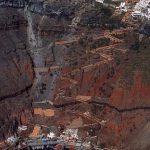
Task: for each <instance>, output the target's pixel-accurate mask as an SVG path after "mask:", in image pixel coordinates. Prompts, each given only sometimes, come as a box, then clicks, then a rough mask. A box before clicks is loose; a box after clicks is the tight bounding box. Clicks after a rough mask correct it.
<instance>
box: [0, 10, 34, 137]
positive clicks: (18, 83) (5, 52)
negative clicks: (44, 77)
mask: <svg viewBox="0 0 150 150" xmlns="http://www.w3.org/2000/svg"><path fill="white" fill-rule="evenodd" d="M3 14H5V16H4V15H3ZM21 21H22V22H23V21H24V22H25V19H24V18H23V17H22V16H21V15H20V14H19V13H18V12H17V11H16V10H14V9H5V8H1V10H0V27H1V30H0V45H1V47H0V51H1V54H0V83H1V84H0V139H1V140H2V139H4V138H6V137H7V136H8V135H10V134H12V133H14V132H15V131H16V128H17V126H18V125H19V124H27V123H28V118H30V116H31V98H30V97H29V90H30V88H31V87H32V83H33V78H34V72H33V63H32V60H31V58H30V55H29V54H28V52H27V50H26V48H27V37H26V26H25V25H20V26H19V23H20V22H21Z"/></svg>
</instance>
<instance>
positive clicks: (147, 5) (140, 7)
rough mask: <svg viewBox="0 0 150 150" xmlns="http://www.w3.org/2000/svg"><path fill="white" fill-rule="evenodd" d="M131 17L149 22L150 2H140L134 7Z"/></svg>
mask: <svg viewBox="0 0 150 150" xmlns="http://www.w3.org/2000/svg"><path fill="white" fill-rule="evenodd" d="M132 16H133V17H134V18H143V19H147V20H150V0H140V1H139V2H138V3H137V4H136V5H135V7H134V10H133V12H132Z"/></svg>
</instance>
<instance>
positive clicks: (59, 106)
mask: <svg viewBox="0 0 150 150" xmlns="http://www.w3.org/2000/svg"><path fill="white" fill-rule="evenodd" d="M81 103H82V102H70V103H65V104H59V105H57V104H54V105H53V106H54V107H55V108H62V107H68V106H73V105H77V104H81ZM87 103H88V104H94V105H100V106H104V107H109V108H110V109H113V110H115V111H117V112H119V113H124V112H133V111H138V110H148V111H150V106H137V107H131V108H122V109H121V108H117V107H116V106H113V105H110V104H108V103H104V102H97V101H90V102H87Z"/></svg>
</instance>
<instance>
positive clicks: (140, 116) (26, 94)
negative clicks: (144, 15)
mask: <svg viewBox="0 0 150 150" xmlns="http://www.w3.org/2000/svg"><path fill="white" fill-rule="evenodd" d="M54 2H55V1H53V0H52V1H49V3H48V4H50V5H46V6H47V7H48V8H49V9H50V10H51V11H50V14H48V15H47V16H46V15H44V16H43V6H45V5H43V3H42V6H41V5H40V4H41V3H36V4H35V3H32V5H30V6H29V11H27V10H26V12H25V10H24V14H25V15H26V19H25V18H24V17H22V16H21V14H23V13H19V12H18V10H17V9H16V8H15V9H14V8H9V9H5V8H3V9H1V10H0V12H1V17H0V18H2V19H0V21H2V23H1V25H2V27H1V30H0V35H1V36H0V44H1V45H2V46H1V48H0V49H1V54H0V82H1V84H0V100H1V101H0V139H1V140H2V139H4V138H6V137H7V136H8V135H11V134H12V133H15V132H16V128H17V126H18V125H19V124H29V122H30V119H31V118H32V109H34V113H35V114H34V115H35V117H34V118H32V119H33V122H35V123H38V124H40V123H42V124H47V125H48V126H50V125H55V126H56V125H64V126H65V127H68V126H76V120H77V126H82V127H81V128H84V125H85V126H86V125H87V124H88V123H91V124H95V122H96V123H97V122H100V121H102V120H105V121H106V124H105V125H99V124H98V125H99V128H95V129H94V128H93V130H96V131H95V135H96V136H97V139H98V140H97V143H98V144H101V145H106V146H108V147H110V146H114V147H116V148H118V149H123V150H126V149H128V150H134V149H135V150H137V149H138V150H140V149H141V150H146V149H147V148H149V147H150V145H149V139H150V137H149V135H150V134H149V130H150V126H149V120H150V114H149V110H150V101H149V99H150V92H149V91H150V84H149V83H150V78H149V77H150V70H149V65H150V62H149V61H150V59H149V57H150V52H149V49H150V47H149V38H146V37H144V38H143V40H142V41H140V42H139V40H138V38H139V37H138V34H137V35H136V36H135V33H133V32H132V31H133V28H130V27H126V26H125V25H124V26H123V27H122V28H121V27H120V26H122V22H121V21H120V19H118V18H119V17H120V16H119V17H118V18H117V17H116V18H117V19H116V18H115V17H114V16H112V13H113V11H112V10H110V9H106V8H101V7H100V6H99V5H96V4H95V5H94V4H93V3H92V2H93V1H89V2H88V1H86V2H83V1H82V2H81V1H74V2H72V1H71V2H70V1H61V2H62V3H60V2H57V3H54ZM7 5H8V4H7ZM39 5H40V7H39ZM62 5H63V7H62V8H61V7H59V6H62ZM34 6H35V7H34ZM46 6H45V7H44V8H47V7H46ZM52 6H53V7H52ZM64 6H68V7H64ZM18 7H23V8H24V7H25V3H23V4H22V6H18ZM41 7H42V8H41ZM37 8H41V9H37ZM48 8H47V9H48ZM60 8H61V13H60ZM82 8H84V9H82ZM49 9H48V10H49ZM39 10H41V11H42V12H39ZM52 10H53V11H52ZM54 10H55V11H54ZM68 10H71V11H68ZM20 12H21V11H20ZM3 13H5V16H6V17H4V18H3ZM44 13H45V11H44ZM14 15H15V16H18V17H14ZM113 17H114V18H113ZM4 19H5V21H4ZM11 19H12V21H11ZM14 19H15V21H14ZM20 20H21V23H19V22H20ZM26 20H28V27H27V24H26ZM7 21H8V23H7V26H3V25H5V23H6V22H7ZM24 21H25V22H24ZM12 22H13V24H14V26H13V27H12V26H10V25H12ZM10 29H11V30H10ZM27 36H28V37H27ZM54 41H55V42H54ZM137 41H138V43H137V45H140V46H139V47H138V49H137V48H134V46H135V43H136V42H137ZM51 42H52V43H51ZM132 44H134V46H133V48H132V46H131V45H132ZM29 47H30V51H29V50H27V49H28V48H29ZM28 52H31V53H28ZM29 54H32V57H30V55H29ZM33 63H34V66H33ZM34 67H35V68H34ZM33 69H35V76H36V79H35V80H34V81H35V82H34V85H33V87H32V84H33V79H34V71H33ZM31 87H32V88H33V89H32V90H33V91H32V92H33V93H35V94H34V95H35V97H34V98H33V103H32V104H34V102H35V103H37V102H38V103H40V101H42V104H41V105H43V104H44V102H45V101H50V103H52V104H54V105H53V107H54V109H55V110H53V109H50V108H47V107H49V103H46V106H45V107H46V108H47V109H45V110H44V108H39V107H41V106H38V108H36V106H37V105H35V106H34V105H32V107H31V96H33V95H32V94H31V93H30V91H31ZM34 107H35V108H34ZM59 108H60V109H59ZM88 115H89V116H88ZM87 116H88V117H87ZM50 117H51V118H50ZM89 118H90V119H89ZM95 120H96V121H95ZM97 120H98V121H97ZM72 122H73V123H72ZM29 125H30V124H29ZM82 130H84V131H85V132H84V133H85V135H84V133H83V135H84V138H85V137H86V136H87V135H86V134H87V132H89V130H90V128H85V129H82Z"/></svg>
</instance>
